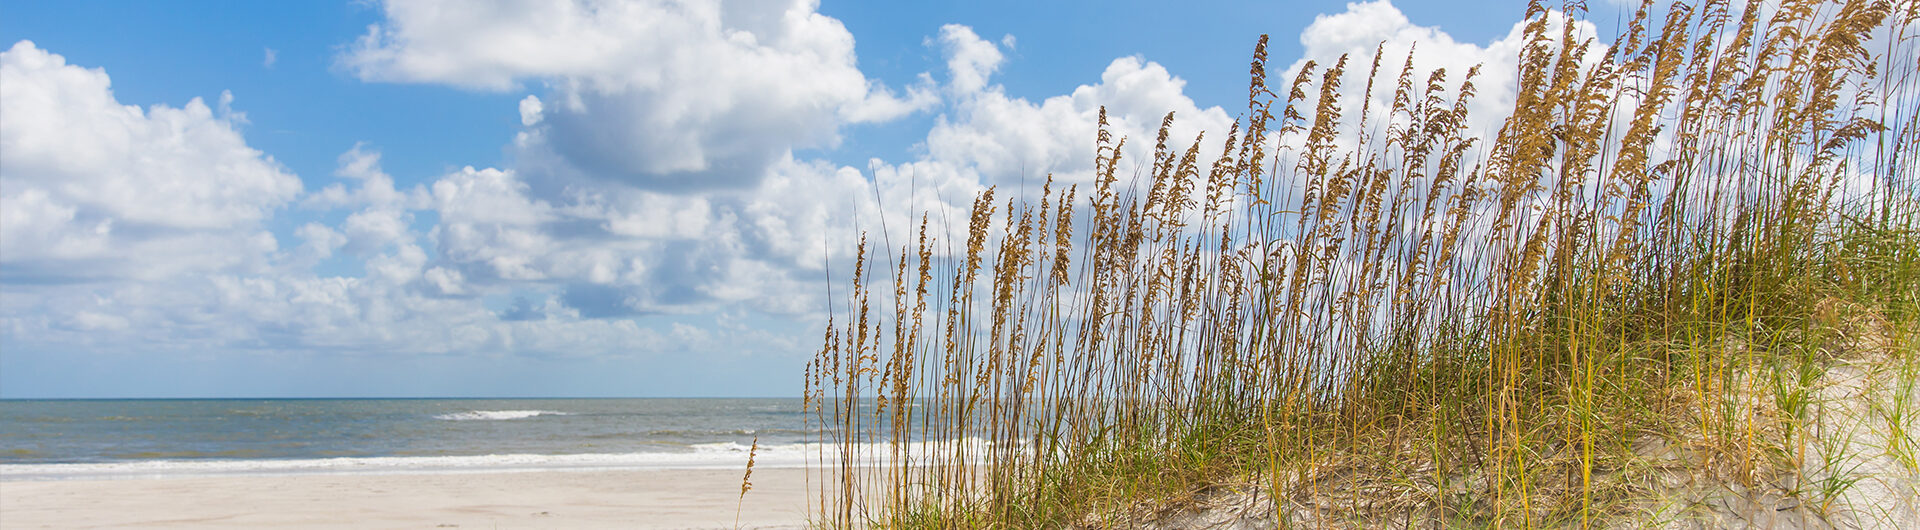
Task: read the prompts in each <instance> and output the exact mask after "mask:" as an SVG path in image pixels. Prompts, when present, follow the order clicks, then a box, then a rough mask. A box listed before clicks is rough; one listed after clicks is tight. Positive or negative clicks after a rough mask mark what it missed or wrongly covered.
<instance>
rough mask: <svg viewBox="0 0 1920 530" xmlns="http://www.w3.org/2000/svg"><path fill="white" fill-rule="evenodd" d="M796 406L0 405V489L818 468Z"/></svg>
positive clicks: (814, 434)
mask: <svg viewBox="0 0 1920 530" xmlns="http://www.w3.org/2000/svg"><path fill="white" fill-rule="evenodd" d="M810 414H811V413H804V412H803V411H802V410H801V400H798V399H269V400H238V399H220V400H6V401H0V480H58V479H100V478H108V479H112V478H140V477H171V476H210V475H211V476H218V475H236V474H301V473H416V472H427V473H444V472H468V471H471V472H489V471H524V470H589V469H632V468H658V469H667V468H744V467H745V465H746V460H747V453H748V451H749V450H750V448H751V447H752V444H753V443H755V441H756V440H757V441H758V443H759V446H760V447H759V450H758V451H757V452H756V454H755V466H756V467H800V466H806V465H808V464H809V462H813V461H818V459H819V458H821V455H822V454H825V453H826V452H829V451H831V450H827V451H823V450H822V447H821V445H820V444H819V443H818V442H819V441H820V438H819V437H820V434H821V433H822V431H821V430H820V429H818V423H817V420H816V421H815V422H813V423H811V424H810V422H809V421H807V419H808V417H809V415H810Z"/></svg>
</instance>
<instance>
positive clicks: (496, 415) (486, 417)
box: [433, 410, 573, 421]
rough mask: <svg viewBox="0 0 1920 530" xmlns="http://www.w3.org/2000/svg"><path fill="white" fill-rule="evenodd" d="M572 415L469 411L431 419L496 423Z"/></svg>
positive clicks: (441, 415) (440, 415)
mask: <svg viewBox="0 0 1920 530" xmlns="http://www.w3.org/2000/svg"><path fill="white" fill-rule="evenodd" d="M572 415H573V414H571V413H566V412H557V411H551V410H469V411H466V412H452V413H447V414H438V415H435V416H434V417H433V419H436V420H448V421H498V420H518V419H522V418H531V417H534V416H572Z"/></svg>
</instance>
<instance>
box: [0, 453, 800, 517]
mask: <svg viewBox="0 0 1920 530" xmlns="http://www.w3.org/2000/svg"><path fill="white" fill-rule="evenodd" d="M743 471H744V466H742V468H731V469H715V468H708V469H622V470H532V469H529V470H510V471H453V472H424V471H422V472H412V473H387V474H368V473H362V474H347V473H306V474H288V475H227V476H176V477H161V478H147V477H128V478H107V479H98V478H72V479H49V480H5V481H0V521H3V522H4V523H5V526H6V527H7V528H106V527H139V528H264V527H272V528H647V529H669V528H672V529H682V528H733V527H735V507H736V503H739V504H738V506H739V514H738V518H739V519H738V521H739V522H738V524H739V526H740V527H741V528H805V527H806V509H807V499H808V495H807V489H808V488H807V471H806V470H805V469H801V468H766V469H762V468H760V467H758V466H756V467H755V469H754V471H753V489H752V491H750V492H748V493H747V494H746V497H745V500H744V502H741V497H740V479H741V474H742V473H743Z"/></svg>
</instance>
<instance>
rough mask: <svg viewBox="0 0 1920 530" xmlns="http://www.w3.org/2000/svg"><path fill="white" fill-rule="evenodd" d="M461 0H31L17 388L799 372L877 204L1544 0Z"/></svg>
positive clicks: (733, 389)
mask: <svg viewBox="0 0 1920 530" xmlns="http://www.w3.org/2000/svg"><path fill="white" fill-rule="evenodd" d="M438 4H442V3H441V2H434V1H426V0H393V1H390V2H358V1H354V2H270V3H231V2H167V3H130V2H59V3H48V2H15V1H4V2H0V49H6V51H5V52H4V55H0V64H4V66H5V69H4V71H0V102H3V103H4V106H3V107H0V110H4V112H0V397H7V398H37V397H248V396H262V397H267V396H281V397H313V396H785V395H796V394H798V392H799V387H800V374H799V371H800V368H801V366H802V364H804V362H805V360H806V359H807V358H808V356H809V355H810V354H811V352H812V350H813V349H814V348H816V347H817V346H818V345H817V344H816V342H817V341H818V340H819V339H818V337H819V327H820V326H821V324H822V322H823V319H824V318H825V316H824V315H825V313H824V312H823V311H824V306H825V300H826V289H827V286H828V284H827V283H826V282H825V281H823V280H824V275H825V274H826V272H825V271H826V270H828V268H829V267H828V263H829V262H833V260H836V259H838V260H841V261H839V262H837V263H838V264H839V265H838V266H844V264H845V263H846V261H845V258H847V257H848V256H849V254H850V253H851V246H852V242H853V241H854V239H855V238H857V233H856V229H855V222H856V220H857V219H858V218H863V217H864V219H866V220H867V222H865V223H863V224H870V221H871V220H873V219H877V218H882V217H885V218H887V219H894V222H898V223H906V222H908V219H909V218H910V212H913V211H928V210H933V211H937V210H938V209H940V208H943V207H953V206H956V205H957V206H960V207H964V205H965V204H966V203H967V201H968V200H970V198H971V196H972V194H973V193H974V192H975V191H977V190H979V189H982V188H983V187H984V186H987V185H995V184H1001V185H1014V184H1019V183H1021V182H1023V181H1031V180H1032V179H1037V178H1038V177H1040V176H1041V175H1044V174H1045V173H1047V172H1053V173H1055V174H1056V175H1057V176H1059V177H1060V178H1061V179H1063V180H1066V181H1069V182H1071V181H1073V180H1074V179H1076V178H1083V177H1084V175H1085V171H1084V170H1085V169H1086V168H1085V167H1084V166H1086V165H1087V163H1088V161H1089V160H1090V159H1091V157H1092V154H1091V141H1092V134H1091V122H1090V121H1089V120H1090V119H1091V117H1092V112H1093V109H1095V108H1097V106H1099V105H1107V106H1109V107H1110V108H1111V110H1113V112H1114V114H1115V117H1116V121H1117V123H1118V125H1117V126H1118V127H1120V128H1121V129H1122V130H1123V132H1126V133H1129V134H1130V135H1132V136H1135V137H1146V138H1150V133H1151V127H1152V126H1153V125H1155V124H1157V122H1158V119H1159V117H1160V115H1161V114H1164V113H1165V112H1167V111H1169V110H1177V111H1179V115H1180V117H1181V122H1180V124H1181V125H1180V127H1179V128H1178V129H1177V131H1176V132H1177V135H1179V136H1182V137H1184V138H1189V139H1190V138H1192V136H1193V134H1195V133H1196V132H1198V131H1200V130H1215V131H1219V130H1223V129H1225V128H1226V126H1227V125H1228V124H1230V123H1231V121H1232V120H1233V119H1234V117H1235V116H1237V112H1238V110H1237V109H1240V108H1241V107H1243V106H1244V101H1243V99H1244V97H1245V93H1246V88H1245V87H1246V82H1247V79H1246V77H1247V71H1246V70H1247V63H1248V59H1249V54H1250V51H1251V49H1252V45H1253V43H1254V41H1255V39H1256V38H1257V36H1258V35H1259V34H1261V33H1269V34H1272V36H1273V38H1272V47H1271V49H1270V53H1271V56H1272V67H1273V69H1274V70H1275V73H1276V74H1278V73H1281V72H1279V70H1280V69H1281V68H1283V67H1288V66H1289V65H1293V64H1296V63H1297V61H1298V60H1299V59H1301V58H1303V57H1314V58H1318V59H1320V60H1323V61H1325V60H1328V59H1330V58H1332V57H1337V56H1338V55H1339V54H1340V53H1349V52H1352V53H1371V52H1372V51H1373V49H1374V47H1375V45H1377V44H1380V43H1382V42H1385V43H1388V44H1389V46H1388V47H1389V49H1390V50H1391V49H1394V46H1401V47H1402V48H1404V46H1405V45H1406V44H1407V43H1411V42H1415V41H1418V42H1420V43H1421V44H1419V49H1420V50H1423V53H1422V54H1421V55H1419V56H1418V57H1420V58H1421V61H1422V64H1423V67H1424V66H1446V67H1449V68H1450V69H1451V70H1450V71H1461V70H1464V66H1470V65H1471V64H1475V63H1489V64H1487V69H1488V70H1489V71H1497V70H1498V69H1499V68H1503V67H1504V68H1507V69H1508V70H1511V67H1510V65H1507V66H1502V64H1501V63H1500V62H1499V61H1501V60H1504V59H1503V58H1502V56H1503V52H1502V50H1507V49H1510V47H1511V46H1512V45H1513V44H1514V43H1513V42H1511V40H1510V39H1508V36H1509V33H1510V30H1511V29H1512V27H1513V24H1514V22H1515V21H1517V20H1519V18H1520V17H1521V15H1522V11H1523V8H1524V5H1523V4H1522V3H1518V2H1514V3H1511V4H1509V5H1500V6H1493V7H1487V6H1482V5H1479V4H1473V3H1458V2H1402V3H1399V4H1396V5H1388V4H1386V3H1368V4H1347V3H1344V2H1288V3H1278V2H1220V3H1165V2H1137V3H1129V2H1098V3H1069V2H1059V3H1029V2H1001V1H983V2H938V3H935V2H832V1H828V2H825V3H822V4H818V5H815V4H813V3H809V2H804V1H801V2H795V1H790V0H761V1H755V2H726V3H725V4H724V5H720V4H716V3H713V2H693V1H688V2H668V3H663V2H598V1H593V2H584V3H569V2H559V1H546V0H537V1H527V2H517V3H516V2H503V3H499V4H489V5H488V6H486V7H487V9H480V7H481V5H480V4H475V3H464V2H449V3H445V5H438ZM1033 4H1038V5H1033ZM1602 9H1603V8H1602V7H1596V8H1595V10H1596V12H1595V13H1593V14H1591V15H1590V19H1591V20H1595V21H1601V22H1603V23H1604V21H1608V20H1611V19H1612V18H1613V17H1614V15H1613V14H1612V12H1611V11H1607V12H1606V13H1604V14H1603V13H1601V12H1600V11H1601V10H1602ZM1606 9H1611V8H1606ZM1427 50H1431V51H1427ZM1498 81H1499V80H1498V76H1497V75H1494V76H1491V77H1490V78H1489V79H1488V80H1487V81H1486V82H1484V83H1482V91H1483V93H1491V94H1492V95H1490V96H1488V97H1487V99H1489V100H1490V101H1489V103H1490V104H1497V103H1498V100H1499V97H1500V96H1499V94H1498V89H1497V83H1498ZM1489 84H1492V85H1496V86H1493V87H1489V86H1488V85H1489ZM1217 134H1218V133H1216V135H1217ZM876 196H877V198H876ZM823 255H825V258H824V259H823V257H822V256H823Z"/></svg>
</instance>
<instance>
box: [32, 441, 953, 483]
mask: <svg viewBox="0 0 1920 530" xmlns="http://www.w3.org/2000/svg"><path fill="white" fill-rule="evenodd" d="M954 443H956V442H954V441H946V442H916V443H913V444H911V446H912V447H910V448H908V449H907V450H908V451H909V452H911V453H913V454H917V455H920V456H921V457H923V458H924V457H925V456H926V455H927V454H928V452H929V450H932V451H935V452H944V451H948V450H951V449H952V448H953V444H954ZM958 443H961V444H966V445H969V446H973V448H974V450H975V451H976V452H977V451H981V450H983V449H985V448H986V444H985V443H984V442H982V441H980V440H979V439H975V438H969V439H967V440H963V441H959V442H958ZM842 449H843V447H842V446H840V445H838V444H819V443H791V444H763V445H761V446H759V448H758V449H757V450H756V449H754V448H753V447H752V446H750V445H742V444H738V443H733V442H719V443H705V444H694V445H691V446H686V448H685V450H683V451H674V452H643V453H590V454H560V455H540V454H501V455H472V456H377V457H340V458H302V459H249V460H218V459H207V460H199V459H195V460H133V461H121V462H97V463H91V462H90V463H61V464H0V481H20V480H28V481H31V480H118V479H147V478H179V477H222V476H284V475H400V474H447V473H505V472H532V471H618V470H648V469H745V468H746V465H747V455H748V453H750V452H751V453H753V455H754V468H755V469H761V468H801V467H808V466H809V465H813V466H822V465H837V462H838V460H839V455H840V452H841V450H842ZM851 449H853V454H854V455H855V456H854V459H855V460H856V461H858V462H859V463H858V464H856V465H877V464H884V463H885V462H884V460H881V459H880V458H879V457H881V456H882V455H886V454H890V452H891V450H892V447H891V446H889V445H887V444H884V443H878V444H870V443H861V444H854V446H853V447H851Z"/></svg>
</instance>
